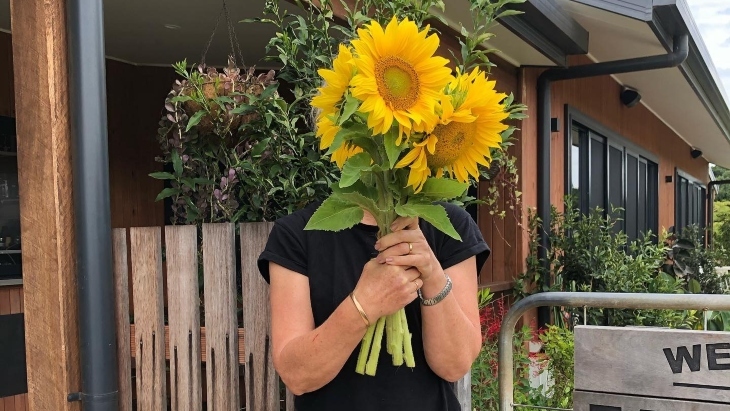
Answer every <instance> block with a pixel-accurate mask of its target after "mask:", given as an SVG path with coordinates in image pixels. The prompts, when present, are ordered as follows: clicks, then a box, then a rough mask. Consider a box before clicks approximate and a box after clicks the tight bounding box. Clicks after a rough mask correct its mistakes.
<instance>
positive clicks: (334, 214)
mask: <svg viewBox="0 0 730 411" xmlns="http://www.w3.org/2000/svg"><path fill="white" fill-rule="evenodd" d="M364 215H365V213H364V212H363V210H362V208H360V206H358V205H357V204H353V203H350V202H347V201H343V200H341V199H338V198H337V197H335V196H332V197H330V198H328V199H326V200H325V201H324V202H323V203H322V205H321V206H319V208H318V209H317V211H315V212H314V214H313V215H312V217H311V218H310V219H309V222H308V223H307V226H306V227H304V229H305V230H325V231H340V230H345V229H347V228H350V227H352V226H354V225H355V224H357V223H359V222H360V221H362V217H363V216H364Z"/></svg>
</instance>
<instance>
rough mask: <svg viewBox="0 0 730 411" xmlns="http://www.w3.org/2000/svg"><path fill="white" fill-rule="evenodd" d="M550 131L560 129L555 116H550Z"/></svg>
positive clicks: (554, 131) (555, 131)
mask: <svg viewBox="0 0 730 411" xmlns="http://www.w3.org/2000/svg"><path fill="white" fill-rule="evenodd" d="M550 131H552V132H553V133H557V132H558V131H560V122H559V121H558V118H557V117H552V118H550Z"/></svg>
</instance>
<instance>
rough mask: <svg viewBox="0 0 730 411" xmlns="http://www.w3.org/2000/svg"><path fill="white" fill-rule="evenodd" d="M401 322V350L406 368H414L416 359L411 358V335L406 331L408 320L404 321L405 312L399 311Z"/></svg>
mask: <svg viewBox="0 0 730 411" xmlns="http://www.w3.org/2000/svg"><path fill="white" fill-rule="evenodd" d="M401 322H402V325H403V338H404V339H403V348H404V350H405V360H406V367H410V368H413V367H415V366H416V359H415V358H413V346H412V345H411V337H413V334H411V333H410V332H409V331H408V320H407V319H406V311H405V310H402V311H401Z"/></svg>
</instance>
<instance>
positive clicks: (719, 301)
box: [498, 292, 730, 411]
mask: <svg viewBox="0 0 730 411" xmlns="http://www.w3.org/2000/svg"><path fill="white" fill-rule="evenodd" d="M538 307H603V308H632V309H657V310H691V309H696V310H700V311H702V310H712V311H730V295H711V294H644V293H634V294H630V293H625V294H624V293H565V292H547V293H539V294H534V295H531V296H529V297H527V298H525V299H524V300H520V301H519V302H518V303H517V304H515V305H514V306H513V307H512V308H511V309H510V310H509V312H507V315H506V316H505V317H504V320H503V322H502V329H501V331H500V332H499V375H498V378H499V411H512V410H513V404H514V398H513V395H514V358H513V347H512V344H513V343H512V340H513V338H514V333H515V326H516V325H517V322H518V321H519V320H520V319H521V318H522V316H523V315H524V314H525V313H526V312H527V311H529V310H531V309H533V308H538Z"/></svg>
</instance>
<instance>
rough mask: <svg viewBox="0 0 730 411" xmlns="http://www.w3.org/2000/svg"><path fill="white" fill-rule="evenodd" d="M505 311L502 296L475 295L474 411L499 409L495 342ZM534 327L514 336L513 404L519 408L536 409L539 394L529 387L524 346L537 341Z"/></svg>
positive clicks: (506, 305)
mask: <svg viewBox="0 0 730 411" xmlns="http://www.w3.org/2000/svg"><path fill="white" fill-rule="evenodd" d="M507 311H509V298H508V296H506V295H503V296H500V297H498V298H495V297H494V294H492V293H491V292H490V291H489V289H486V288H485V289H481V290H480V291H479V322H480V324H481V327H482V350H481V351H480V353H479V357H477V359H476V361H475V362H474V364H473V365H472V369H471V384H472V403H473V407H474V409H477V410H496V409H498V408H499V405H498V401H499V387H498V381H497V371H498V369H499V361H498V342H499V333H500V331H501V329H502V323H503V321H504V317H505V315H506V314H507ZM539 340H540V337H539V332H538V331H535V327H529V326H524V327H522V329H520V330H519V331H518V332H516V333H515V338H514V365H515V376H516V379H515V382H514V383H515V385H514V386H515V401H516V402H517V403H520V404H532V405H539V404H538V403H539V402H542V401H540V400H539V398H538V397H539V396H540V393H539V390H537V389H534V388H531V387H530V365H531V364H532V363H533V360H531V355H532V356H534V354H530V352H529V348H528V342H529V341H534V342H536V341H539Z"/></svg>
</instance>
